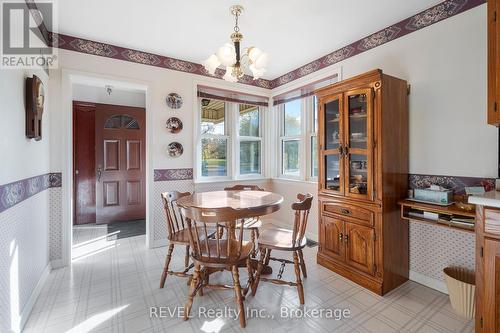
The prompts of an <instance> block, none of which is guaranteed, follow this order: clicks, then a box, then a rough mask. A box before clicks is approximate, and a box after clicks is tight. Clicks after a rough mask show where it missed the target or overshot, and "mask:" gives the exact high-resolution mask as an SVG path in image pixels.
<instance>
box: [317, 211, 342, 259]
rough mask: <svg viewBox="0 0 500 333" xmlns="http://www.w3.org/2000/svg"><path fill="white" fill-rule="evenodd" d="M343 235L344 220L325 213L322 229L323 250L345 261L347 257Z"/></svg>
mask: <svg viewBox="0 0 500 333" xmlns="http://www.w3.org/2000/svg"><path fill="white" fill-rule="evenodd" d="M343 237H344V222H343V221H341V220H338V219H334V218H331V217H329V216H325V215H323V218H322V220H321V230H320V242H321V246H322V249H321V250H322V251H323V252H324V253H326V254H327V255H328V256H330V257H332V258H334V259H337V260H341V261H343V260H344V258H345V254H344V244H343V243H342V242H343Z"/></svg>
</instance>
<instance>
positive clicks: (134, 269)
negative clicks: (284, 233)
mask: <svg viewBox="0 0 500 333" xmlns="http://www.w3.org/2000/svg"><path fill="white" fill-rule="evenodd" d="M106 232H107V230H106V228H102V227H97V228H95V229H92V228H88V227H86V228H77V229H75V231H74V233H75V235H74V239H76V240H77V242H78V243H79V244H82V243H83V242H87V241H91V240H92V239H96V238H99V237H101V236H104V235H106ZM104 239H105V240H104V241H100V242H90V243H88V244H86V245H83V246H81V248H80V249H79V250H81V251H82V253H83V255H84V257H82V258H80V259H78V260H77V261H74V262H73V264H72V266H71V267H66V268H61V269H58V270H55V271H53V272H51V274H50V275H49V278H48V279H47V283H46V285H45V286H44V288H43V290H42V292H41V295H40V297H39V299H38V301H37V302H36V304H35V307H34V310H33V313H32V314H31V317H30V318H29V320H28V323H27V324H26V327H25V331H26V332H36V333H42V332H50V333H52V332H54V333H58V332H71V333H75V332H112V333H114V332H116V333H118V332H120V333H121V332H175V333H177V332H181V333H182V332H286V333H294V332H332V330H334V332H359V333H379V332H380V330H383V331H385V330H387V331H388V332H389V331H394V332H408V333H410V332H438V333H450V332H464V333H470V332H472V331H473V327H474V324H473V321H471V320H468V319H465V318H462V317H460V316H459V315H458V314H455V313H454V312H452V311H453V310H452V309H451V307H450V305H449V300H448V296H447V295H444V294H441V293H439V292H437V291H434V290H432V289H429V288H427V287H424V286H422V285H419V284H417V283H415V282H412V281H409V282H407V283H406V284H405V285H403V286H401V287H400V288H398V289H397V290H395V291H393V292H391V293H389V294H388V295H386V296H385V297H380V296H378V295H375V294H373V293H371V292H369V291H367V290H366V289H363V288H362V287H360V286H358V285H356V284H354V283H353V282H351V281H349V280H347V279H345V278H343V277H341V276H339V275H337V274H335V273H333V272H331V271H329V270H327V269H326V268H324V267H321V266H319V265H317V264H316V262H315V261H316V250H317V248H306V249H305V250H304V252H305V253H304V254H305V257H306V264H307V268H308V278H307V279H304V286H305V287H304V289H305V297H306V306H305V307H306V308H307V307H310V308H323V309H337V308H346V309H350V310H352V312H353V316H352V318H349V319H342V320H339V321H335V320H333V319H326V318H320V319H317V318H303V319H287V318H280V317H279V313H280V309H281V307H285V308H287V309H299V308H300V307H299V301H298V295H297V293H296V290H295V289H294V288H291V287H288V286H276V285H270V284H261V285H260V286H259V290H258V292H257V295H256V297H251V296H248V297H247V298H246V300H245V306H246V307H247V308H251V309H261V308H264V309H265V310H266V311H267V313H269V314H275V318H274V319H273V320H271V319H258V318H248V319H247V322H248V326H247V328H246V329H241V328H240V327H239V323H238V321H237V320H232V319H228V318H221V319H217V318H211V319H206V318H200V317H198V318H197V317H194V318H191V319H190V320H188V321H187V322H184V321H183V320H182V319H180V318H177V317H174V318H171V317H168V318H161V319H160V318H150V317H149V307H150V306H169V307H170V308H173V307H175V306H181V307H182V306H184V304H185V302H186V298H187V291H188V287H187V285H186V280H185V279H182V278H177V277H174V276H169V277H168V278H167V281H166V285H165V288H164V289H159V287H158V285H159V280H160V275H161V271H162V268H163V262H164V259H165V252H166V248H159V249H147V248H146V247H145V238H144V236H136V237H131V238H124V239H113V238H112V237H110V238H109V239H106V238H104ZM84 247H88V249H87V248H84ZM103 248H105V249H106V250H102V249H103ZM85 251H87V252H85ZM276 254H277V255H278V254H279V253H276ZM283 255H284V256H288V255H289V254H283ZM183 263H184V249H183V248H176V249H175V250H174V254H173V259H172V267H177V268H180V267H183ZM273 268H274V269H275V271H276V270H277V266H273ZM240 271H241V273H240V275H241V280H242V283H244V282H243V281H244V278H246V270H244V269H242V270H240ZM284 278H285V279H290V278H292V279H293V278H294V273H293V268H291V267H287V269H286V270H285V274H284ZM211 280H212V278H211ZM213 280H215V281H221V282H222V281H223V282H224V283H228V282H232V281H231V277H230V274H228V273H227V272H225V273H216V274H214V276H213ZM201 306H206V307H208V308H213V309H217V308H220V307H221V306H227V307H229V308H232V309H235V308H236V307H235V303H234V294H233V293H232V291H218V290H207V291H206V292H205V296H203V297H196V298H195V301H194V305H193V313H197V311H198V310H199V309H200V307H201ZM276 316H277V317H276ZM76 328H79V329H80V330H76ZM382 333H385V332H382Z"/></svg>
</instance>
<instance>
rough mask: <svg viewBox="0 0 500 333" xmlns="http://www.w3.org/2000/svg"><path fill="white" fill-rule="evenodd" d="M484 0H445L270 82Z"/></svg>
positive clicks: (276, 82) (312, 68)
mask: <svg viewBox="0 0 500 333" xmlns="http://www.w3.org/2000/svg"><path fill="white" fill-rule="evenodd" d="M485 2H486V0H447V1H443V2H441V3H439V4H437V5H435V6H433V7H430V8H428V9H426V10H424V11H422V12H420V13H418V14H416V15H413V16H411V17H409V18H407V19H404V20H402V21H399V22H398V23H396V24H393V25H391V26H389V27H387V28H385V29H382V30H380V31H377V32H375V33H373V34H371V35H369V36H367V37H365V38H362V39H360V40H358V41H356V42H354V43H351V44H349V45H347V46H344V47H342V48H340V49H338V50H336V51H333V52H332V53H330V54H327V55H325V56H323V57H321V58H319V59H316V60H314V61H311V62H310V63H308V64H306V65H304V66H302V67H299V68H297V69H295V70H293V71H291V72H288V73H286V74H284V75H281V76H280V77H277V78H276V79H274V80H272V81H271V87H272V88H276V87H279V86H282V85H284V84H287V83H290V82H292V81H294V80H297V79H300V78H301V77H303V76H306V75H309V74H311V73H314V72H316V71H319V70H321V69H323V68H325V67H328V66H331V65H333V64H336V63H338V62H340V61H343V60H345V59H348V58H351V57H354V56H356V55H358V54H361V53H363V52H365V51H368V50H371V49H373V48H375V47H377V46H380V45H383V44H385V43H387V42H390V41H393V40H395V39H398V38H400V37H403V36H405V35H407V34H410V33H412V32H415V31H417V30H420V29H423V28H426V27H428V26H430V25H432V24H434V23H437V22H440V21H442V20H445V19H447V18H450V17H452V16H455V15H457V14H460V13H463V12H465V11H467V10H469V9H472V8H474V7H476V6H479V5H482V4H484V3H485Z"/></svg>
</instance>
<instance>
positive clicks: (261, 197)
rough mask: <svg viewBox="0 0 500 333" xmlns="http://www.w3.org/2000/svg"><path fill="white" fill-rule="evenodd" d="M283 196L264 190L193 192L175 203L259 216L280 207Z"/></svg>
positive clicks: (182, 205) (183, 205)
mask: <svg viewBox="0 0 500 333" xmlns="http://www.w3.org/2000/svg"><path fill="white" fill-rule="evenodd" d="M282 202H283V196H281V195H279V194H277V193H273V192H266V191H246V190H245V191H213V192H195V193H193V194H191V195H188V196H185V197H182V198H180V199H179V200H178V201H177V204H178V205H179V206H181V207H195V208H202V209H214V208H226V207H229V208H232V209H237V210H241V209H243V210H246V211H247V212H248V216H245V217H249V218H250V217H259V216H264V215H267V214H271V213H274V212H275V211H277V210H279V209H280V206H281V203H282Z"/></svg>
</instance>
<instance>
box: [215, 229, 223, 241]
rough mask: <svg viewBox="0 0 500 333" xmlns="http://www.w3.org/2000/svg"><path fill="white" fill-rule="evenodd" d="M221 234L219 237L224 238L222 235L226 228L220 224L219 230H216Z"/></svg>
mask: <svg viewBox="0 0 500 333" xmlns="http://www.w3.org/2000/svg"><path fill="white" fill-rule="evenodd" d="M216 232H217V233H218V234H219V239H222V236H224V228H223V227H222V226H219V230H217V231H216Z"/></svg>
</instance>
